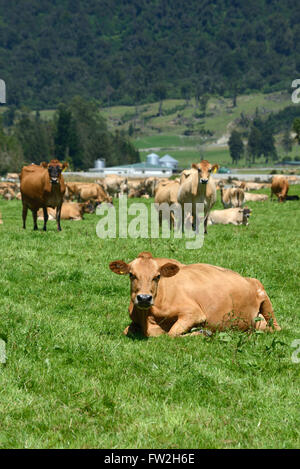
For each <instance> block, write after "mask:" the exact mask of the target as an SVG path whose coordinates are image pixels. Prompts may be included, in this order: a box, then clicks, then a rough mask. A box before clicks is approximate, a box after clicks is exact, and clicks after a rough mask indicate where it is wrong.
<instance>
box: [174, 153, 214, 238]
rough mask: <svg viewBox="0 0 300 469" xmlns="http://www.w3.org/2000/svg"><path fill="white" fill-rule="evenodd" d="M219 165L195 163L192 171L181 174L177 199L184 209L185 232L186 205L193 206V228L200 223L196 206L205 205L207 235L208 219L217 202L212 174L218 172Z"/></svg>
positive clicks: (204, 162) (204, 161)
mask: <svg viewBox="0 0 300 469" xmlns="http://www.w3.org/2000/svg"><path fill="white" fill-rule="evenodd" d="M218 168H219V165H218V164H214V165H211V164H210V163H209V162H208V161H207V160H202V161H201V162H200V163H198V164H197V163H193V164H192V168H191V169H190V170H185V171H183V172H182V174H181V178H180V188H179V191H178V195H177V199H178V202H179V203H180V205H181V207H182V225H183V226H182V228H183V230H184V204H187V203H189V204H192V218H193V227H194V228H195V227H196V226H197V224H198V222H199V220H196V204H199V203H202V204H204V233H207V218H208V215H209V212H210V210H211V208H212V206H213V205H214V203H215V202H216V200H217V192H216V186H215V183H214V180H213V178H212V177H211V173H212V172H215V171H217V170H218Z"/></svg>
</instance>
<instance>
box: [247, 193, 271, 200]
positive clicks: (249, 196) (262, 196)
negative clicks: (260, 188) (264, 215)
mask: <svg viewBox="0 0 300 469" xmlns="http://www.w3.org/2000/svg"><path fill="white" fill-rule="evenodd" d="M268 198H269V196H267V195H266V194H252V193H251V192H245V202H264V201H265V200H268Z"/></svg>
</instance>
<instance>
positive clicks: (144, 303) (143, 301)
mask: <svg viewBox="0 0 300 469" xmlns="http://www.w3.org/2000/svg"><path fill="white" fill-rule="evenodd" d="M136 299H137V304H138V306H139V307H140V308H149V307H150V306H151V305H152V303H153V296H152V295H137V297H136Z"/></svg>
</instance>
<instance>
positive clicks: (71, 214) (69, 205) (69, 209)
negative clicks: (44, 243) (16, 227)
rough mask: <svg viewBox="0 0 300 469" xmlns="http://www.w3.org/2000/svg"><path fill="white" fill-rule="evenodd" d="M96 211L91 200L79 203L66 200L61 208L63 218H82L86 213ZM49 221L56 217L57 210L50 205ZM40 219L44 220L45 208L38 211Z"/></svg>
mask: <svg viewBox="0 0 300 469" xmlns="http://www.w3.org/2000/svg"><path fill="white" fill-rule="evenodd" d="M94 211H95V209H94V206H93V204H91V203H90V202H86V203H82V204H78V203H76V202H64V203H63V205H62V208H61V215H60V218H61V220H76V221H78V220H82V219H83V215H84V213H93V212H94ZM47 212H48V219H49V221H52V220H55V219H56V210H55V209H54V208H51V207H48V208H47ZM38 220H43V209H40V210H39V211H38Z"/></svg>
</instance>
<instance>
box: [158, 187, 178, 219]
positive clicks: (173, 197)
mask: <svg viewBox="0 0 300 469" xmlns="http://www.w3.org/2000/svg"><path fill="white" fill-rule="evenodd" d="M179 187H180V182H179V181H177V180H175V181H172V180H171V181H170V180H167V181H162V182H160V183H159V184H158V185H157V187H156V191H155V198H154V203H155V204H158V205H161V204H168V206H169V207H170V206H172V207H173V210H170V212H168V211H166V210H163V211H161V210H160V207H158V206H157V205H156V206H155V208H156V209H157V210H159V224H160V225H161V223H162V219H163V218H166V217H167V219H168V220H169V219H170V222H171V226H173V227H174V220H175V217H174V209H175V211H176V210H180V204H179V203H178V200H177V194H178V191H179Z"/></svg>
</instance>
